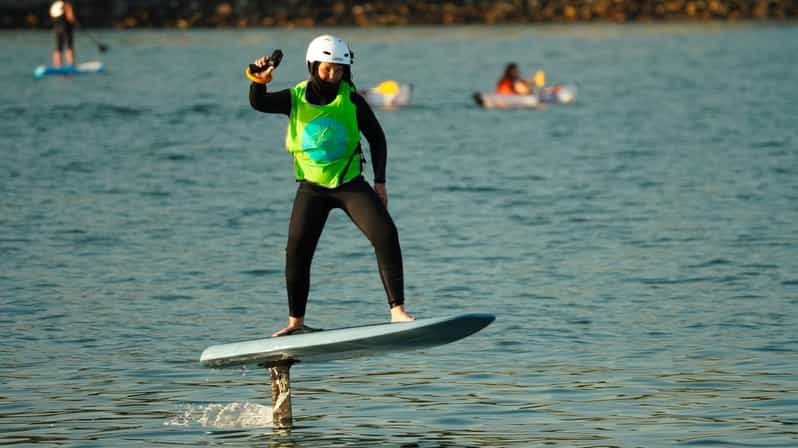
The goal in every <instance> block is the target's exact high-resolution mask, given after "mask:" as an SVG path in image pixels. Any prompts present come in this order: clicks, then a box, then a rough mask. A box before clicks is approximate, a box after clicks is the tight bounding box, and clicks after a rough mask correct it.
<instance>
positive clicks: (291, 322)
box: [272, 316, 305, 338]
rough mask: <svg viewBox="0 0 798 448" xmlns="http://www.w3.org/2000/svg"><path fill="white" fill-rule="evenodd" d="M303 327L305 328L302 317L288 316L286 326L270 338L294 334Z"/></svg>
mask: <svg viewBox="0 0 798 448" xmlns="http://www.w3.org/2000/svg"><path fill="white" fill-rule="evenodd" d="M304 327H305V318H304V317H291V316H289V317H288V326H287V327H285V328H283V329H281V330H278V331H276V332H275V333H274V334H272V337H273V338H274V337H277V336H285V335H287V334H291V333H294V332H296V331H298V330H300V329H302V328H304Z"/></svg>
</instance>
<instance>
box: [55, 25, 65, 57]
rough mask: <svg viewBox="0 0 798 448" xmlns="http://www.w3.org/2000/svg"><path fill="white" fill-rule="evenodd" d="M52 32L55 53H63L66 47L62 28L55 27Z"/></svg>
mask: <svg viewBox="0 0 798 448" xmlns="http://www.w3.org/2000/svg"><path fill="white" fill-rule="evenodd" d="M54 32H55V51H58V52H61V51H64V47H65V46H66V45H67V37H66V32H65V30H64V28H63V27H56V28H55V30H54Z"/></svg>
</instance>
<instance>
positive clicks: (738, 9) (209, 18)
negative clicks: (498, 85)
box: [0, 0, 798, 29]
mask: <svg viewBox="0 0 798 448" xmlns="http://www.w3.org/2000/svg"><path fill="white" fill-rule="evenodd" d="M75 4H76V10H77V11H78V15H79V17H80V18H81V22H82V23H83V24H84V25H85V26H91V27H113V28H122V29H127V28H139V27H145V28H195V27H206V28H207V27H219V28H251V27H313V26H360V27H370V26H401V25H468V24H485V25H494V24H528V23H575V22H587V23H590V22H614V23H628V22H662V21H738V20H794V19H795V18H797V17H798V0H638V1H627V0H525V1H520V0H518V1H481V0H472V1H468V0H460V1H443V2H429V1H412V0H411V1H389V0H382V1H380V0H377V1H353V0H350V1H344V0H328V1H306V0H285V1H255V0H205V1H199V0H174V1H170V2H163V1H156V0H137V1H125V0H111V1H107V2H100V1H97V2H88V1H84V2H80V1H76V2H75ZM109 4H110V6H109ZM0 17H2V19H0V27H3V28H47V27H49V18H48V17H47V2H44V3H43V2H42V1H24V0H22V1H19V2H18V3H16V6H13V7H12V6H2V5H1V4H0Z"/></svg>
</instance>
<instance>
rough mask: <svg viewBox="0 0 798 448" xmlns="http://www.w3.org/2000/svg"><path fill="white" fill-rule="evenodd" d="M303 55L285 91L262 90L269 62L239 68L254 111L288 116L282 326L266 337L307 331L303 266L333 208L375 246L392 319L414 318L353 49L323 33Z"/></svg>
mask: <svg viewBox="0 0 798 448" xmlns="http://www.w3.org/2000/svg"><path fill="white" fill-rule="evenodd" d="M305 59H306V61H307V64H308V71H309V72H310V76H309V79H308V80H305V81H302V82H300V83H299V84H297V85H296V86H294V87H293V88H291V89H285V90H280V91H277V92H268V91H267V88H266V84H268V83H269V82H271V80H272V74H273V71H274V67H269V68H267V69H266V70H264V71H262V72H259V73H256V74H253V73H251V72H250V70H249V69H248V70H247V73H246V74H247V77H248V78H249V79H250V80H251V81H252V84H251V85H250V90H249V101H250V105H251V106H252V107H253V108H254V109H255V110H258V111H260V112H265V113H273V114H283V115H287V116H288V130H287V131H286V138H285V144H286V148H287V150H288V152H290V153H291V154H292V156H293V158H294V174H295V176H296V179H297V182H299V186H298V188H297V192H296V196H295V197H294V206H293V210H292V212H291V220H290V223H289V227H288V244H287V246H286V268H285V277H286V288H287V293H288V311H289V315H288V325H287V326H286V327H285V328H282V329H281V330H279V331H277V332H275V333H274V334H273V335H272V336H283V335H287V334H296V333H302V332H306V331H312V329H311V328H309V327H307V326H305V309H306V305H307V300H308V293H309V290H310V267H311V262H312V260H313V253H314V252H315V250H316V245H317V243H318V241H319V238H320V237H321V233H322V230H323V229H324V225H325V223H326V222H327V217H328V216H329V213H330V211H332V210H333V209H335V208H340V209H343V210H344V212H345V213H346V214H347V215H348V216H349V218H350V219H352V221H353V222H354V223H355V225H356V226H357V227H358V228H359V229H360V230H361V231H362V232H363V233H364V234H365V235H366V237H367V238H368V239H369V241H370V242H371V244H372V246H373V247H374V251H375V253H376V256H377V264H378V267H379V272H380V277H381V279H382V283H383V286H384V288H385V293H386V295H387V298H388V305H389V308H390V315H391V322H406V321H411V320H414V319H415V318H414V317H413V316H411V315H409V314H408V313H407V311H405V307H404V299H405V297H404V274H403V266H402V251H401V248H400V245H399V235H398V232H397V230H396V225H395V224H394V222H393V219H392V218H391V216H390V214H389V213H388V190H387V189H386V187H385V164H386V161H387V157H386V142H385V134H384V133H383V131H382V127H381V126H380V123H379V122H378V121H377V117H376V116H375V115H374V112H373V111H372V110H371V107H369V105H368V104H367V103H366V101H365V100H364V99H363V97H362V96H361V95H360V94H359V93H357V89H356V88H355V86H354V84H353V82H352V72H351V64H352V62H353V59H354V56H353V54H352V51H351V49H350V48H349V45H348V44H347V43H346V42H345V41H343V40H342V39H340V38H337V37H335V36H330V35H323V36H319V37H317V38H315V39H313V41H311V42H310V45H309V46H308V51H307V55H306V58H305ZM268 62H269V58H268V57H263V58H260V59H258V60H256V61H255V65H256V66H258V67H261V68H262V67H264V66H266V65H267V64H268ZM361 133H362V134H363V135H364V136H365V137H366V140H368V143H369V149H370V152H371V162H372V165H373V169H374V187H373V188H372V186H371V185H369V183H368V182H366V180H365V179H364V178H363V175H362V168H363V167H362V165H363V157H362V148H361V145H360V134H361Z"/></svg>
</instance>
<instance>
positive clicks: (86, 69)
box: [33, 61, 104, 78]
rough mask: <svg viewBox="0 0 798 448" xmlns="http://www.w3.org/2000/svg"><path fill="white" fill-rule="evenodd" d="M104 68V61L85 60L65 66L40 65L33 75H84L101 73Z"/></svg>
mask: <svg viewBox="0 0 798 448" xmlns="http://www.w3.org/2000/svg"><path fill="white" fill-rule="evenodd" d="M103 70H104V66H103V63H102V62H100V61H90V62H83V63H81V64H77V65H66V66H63V67H52V66H48V65H40V66H38V67H36V69H35V70H34V71H33V76H35V77H37V78H42V77H44V76H48V75H62V76H68V75H82V74H86V73H100V72H102V71H103Z"/></svg>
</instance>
